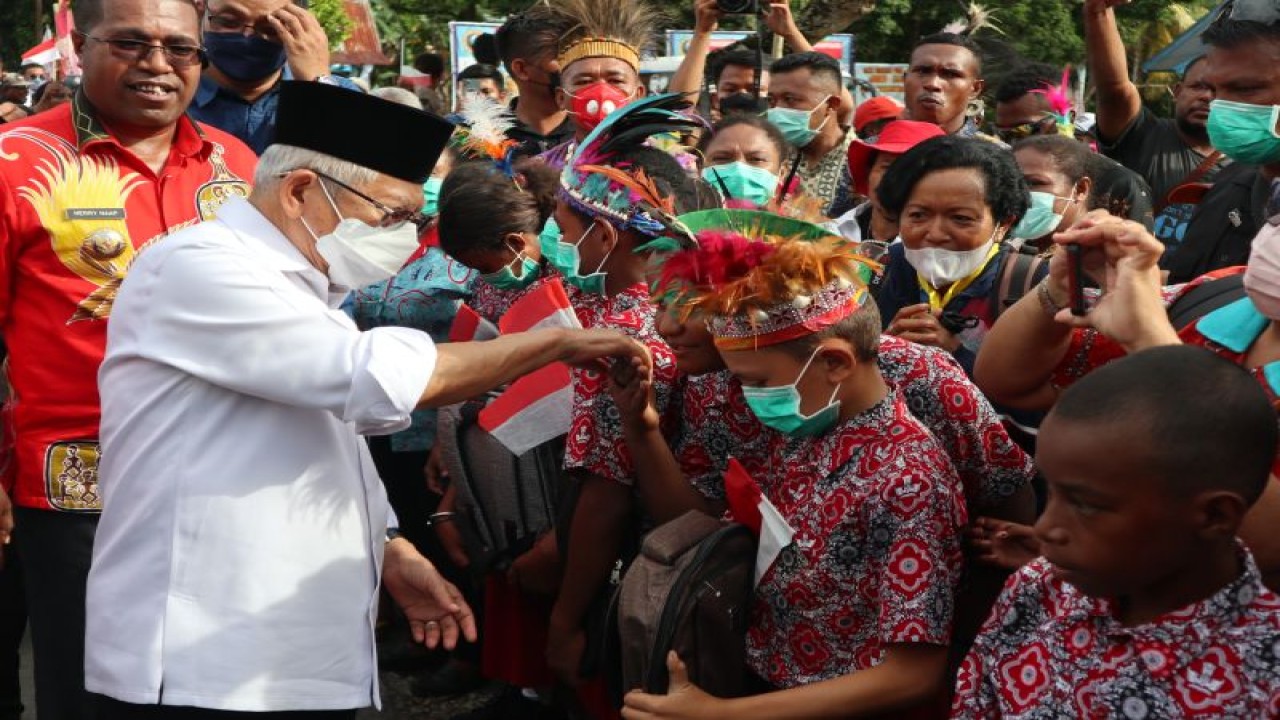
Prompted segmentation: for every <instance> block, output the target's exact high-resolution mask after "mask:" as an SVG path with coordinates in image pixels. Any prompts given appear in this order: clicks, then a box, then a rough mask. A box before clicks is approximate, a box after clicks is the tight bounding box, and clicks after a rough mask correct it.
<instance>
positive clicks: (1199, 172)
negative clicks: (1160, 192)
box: [1155, 150, 1222, 215]
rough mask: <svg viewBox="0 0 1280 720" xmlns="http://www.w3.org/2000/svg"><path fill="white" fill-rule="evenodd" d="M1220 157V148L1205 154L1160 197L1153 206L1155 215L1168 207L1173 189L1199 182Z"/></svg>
mask: <svg viewBox="0 0 1280 720" xmlns="http://www.w3.org/2000/svg"><path fill="white" fill-rule="evenodd" d="M1221 159H1222V151H1221V150H1214V151H1213V152H1211V153H1209V154H1208V155H1206V156H1205V158H1204V159H1203V160H1201V161H1200V164H1199V165H1197V166H1195V168H1194V169H1192V170H1191V172H1189V173H1187V174H1186V176H1185V177H1183V178H1182V179H1181V180H1179V181H1178V184H1176V185H1174V186H1173V187H1171V188H1169V192H1167V193H1165V196H1164V197H1163V198H1161V199H1160V202H1159V203H1157V204H1156V207H1155V212H1156V214H1157V215H1158V214H1160V212H1161V211H1162V210H1164V209H1165V208H1167V207H1169V195H1171V194H1172V193H1173V191H1174V190H1177V189H1178V188H1180V187H1182V186H1183V185H1189V184H1191V183H1197V182H1200V181H1201V180H1202V179H1203V178H1204V176H1205V175H1208V174H1209V171H1210V170H1212V169H1213V168H1214V166H1215V165H1217V164H1218V161H1219V160H1221Z"/></svg>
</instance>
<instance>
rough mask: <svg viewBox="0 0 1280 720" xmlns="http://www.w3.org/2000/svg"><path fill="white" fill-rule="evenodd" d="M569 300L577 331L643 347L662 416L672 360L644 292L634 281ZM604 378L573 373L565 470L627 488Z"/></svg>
mask: <svg viewBox="0 0 1280 720" xmlns="http://www.w3.org/2000/svg"><path fill="white" fill-rule="evenodd" d="M569 302H570V303H572V305H573V309H574V310H575V311H576V312H577V313H578V319H579V320H580V321H581V322H582V326H583V327H587V328H611V329H613V330H617V331H619V332H622V333H624V334H626V335H629V336H631V337H633V338H635V339H636V340H639V341H640V342H642V343H644V344H645V345H646V346H647V347H648V348H649V353H650V354H651V355H652V356H653V391H654V397H655V402H656V404H657V409H658V412H659V414H662V415H664V416H665V415H666V411H667V407H668V405H669V403H670V400H671V397H672V396H673V394H674V392H675V389H674V385H675V379H676V360H675V356H674V355H673V354H672V352H671V348H669V347H667V344H666V342H664V341H663V340H662V338H661V337H660V336H659V335H658V331H657V329H656V328H655V326H654V318H655V317H656V312H657V309H656V308H655V307H654V305H653V304H652V303H651V302H649V288H648V286H647V285H646V284H645V283H637V284H635V285H632V286H631V287H629V288H627V289H626V290H623V291H622V292H621V293H619V294H617V295H615V296H613V297H611V298H605V297H604V296H602V295H593V294H590V293H584V292H581V291H577V292H571V293H569ZM608 383H609V375H608V373H606V372H601V371H599V370H586V369H582V368H575V369H574V371H573V418H572V420H571V424H570V426H569V437H568V438H567V439H566V445H565V463H564V465H565V469H566V470H573V469H581V470H585V471H587V472H589V473H591V474H593V475H598V476H600V477H603V478H607V479H609V480H613V481H615V482H619V483H623V484H626V485H631V484H632V483H633V482H635V471H634V467H633V465H632V462H631V452H630V450H628V449H627V443H626V441H624V440H623V437H622V421H621V420H620V419H619V417H618V409H617V407H616V406H615V405H614V403H613V397H612V396H610V395H609V385H608Z"/></svg>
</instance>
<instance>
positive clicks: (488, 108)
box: [461, 93, 516, 147]
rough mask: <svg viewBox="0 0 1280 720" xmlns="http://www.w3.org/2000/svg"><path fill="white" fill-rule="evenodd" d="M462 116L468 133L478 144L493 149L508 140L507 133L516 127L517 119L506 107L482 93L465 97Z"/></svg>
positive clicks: (469, 94) (468, 94)
mask: <svg viewBox="0 0 1280 720" xmlns="http://www.w3.org/2000/svg"><path fill="white" fill-rule="evenodd" d="M461 114H462V117H463V122H464V123H465V124H466V125H467V133H468V134H469V135H470V136H471V137H472V138H473V139H474V140H475V141H476V142H481V143H485V144H488V145H490V146H491V147H492V146H497V145H499V144H501V143H502V141H504V140H506V139H507V131H508V130H510V129H511V128H513V127H515V119H516V117H515V115H513V114H512V113H511V110H510V109H509V108H507V106H506V105H503V104H502V103H500V102H498V101H496V100H494V99H492V98H489V97H485V96H484V95H481V94H480V93H467V94H466V95H464V96H463V98H462V113H461Z"/></svg>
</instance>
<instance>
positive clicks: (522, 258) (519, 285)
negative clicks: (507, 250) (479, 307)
mask: <svg viewBox="0 0 1280 720" xmlns="http://www.w3.org/2000/svg"><path fill="white" fill-rule="evenodd" d="M517 263H519V265H520V274H519V275H516V274H515V272H514V271H512V269H511V268H512V266H513V265H515V264H517ZM480 279H481V280H483V281H485V282H487V283H489V284H490V285H492V286H494V287H496V288H498V289H499V290H521V289H524V288H526V287H529V283H532V282H533V281H534V280H537V279H538V261H537V260H534V259H533V258H531V257H529V256H528V255H525V254H524V253H522V252H521V253H516V259H515V260H512V261H511V262H509V263H507V264H506V265H503V266H502V268H501V269H499V270H498V271H497V272H491V273H484V274H482V275H480Z"/></svg>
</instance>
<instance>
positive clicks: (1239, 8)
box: [1210, 0, 1280, 27]
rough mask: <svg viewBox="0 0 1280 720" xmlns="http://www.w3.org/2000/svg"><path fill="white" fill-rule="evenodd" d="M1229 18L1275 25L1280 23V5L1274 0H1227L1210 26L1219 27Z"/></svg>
mask: <svg viewBox="0 0 1280 720" xmlns="http://www.w3.org/2000/svg"><path fill="white" fill-rule="evenodd" d="M1228 20H1234V21H1237V22H1239V21H1247V22H1256V23H1260V24H1262V25H1274V24H1276V23H1280V6H1277V5H1276V3H1275V2H1274V0H1227V2H1225V3H1223V5H1222V8H1221V9H1220V10H1218V14H1217V15H1216V16H1215V17H1214V18H1213V22H1212V23H1210V26H1212V27H1218V26H1219V25H1222V24H1223V23H1225V22H1227V21H1228Z"/></svg>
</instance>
